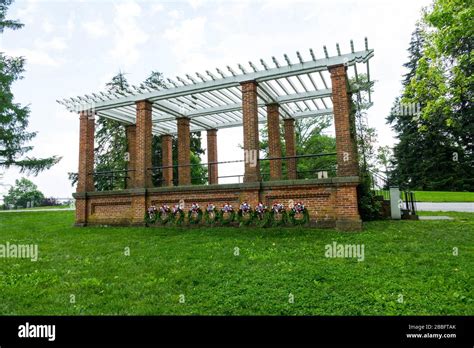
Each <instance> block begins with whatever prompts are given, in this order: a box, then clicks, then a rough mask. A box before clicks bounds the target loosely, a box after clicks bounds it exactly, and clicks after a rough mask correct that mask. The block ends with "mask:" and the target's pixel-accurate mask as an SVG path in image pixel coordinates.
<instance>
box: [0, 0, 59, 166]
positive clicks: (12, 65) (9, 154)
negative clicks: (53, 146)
mask: <svg viewBox="0 0 474 348" xmlns="http://www.w3.org/2000/svg"><path fill="white" fill-rule="evenodd" d="M11 3H12V0H4V1H2V2H0V33H3V31H4V30H5V29H11V30H17V29H20V28H22V27H23V24H21V23H20V22H18V21H16V20H10V19H6V14H7V10H8V6H10V5H11ZM24 65H25V59H24V58H23V57H8V56H6V55H4V54H3V53H1V52H0V169H7V168H9V167H12V166H14V167H18V168H20V172H27V173H30V174H34V175H36V174H38V173H39V172H40V171H43V170H45V169H49V168H51V167H52V166H53V165H54V164H56V163H57V162H59V160H60V159H61V158H59V157H56V156H53V157H49V158H33V157H29V156H27V155H26V154H27V153H28V152H29V151H31V150H32V149H33V146H27V145H26V143H27V142H29V141H30V140H32V139H33V138H34V137H35V136H36V132H28V131H27V130H26V129H27V127H28V118H29V116H30V109H29V108H28V106H22V105H20V104H18V103H15V101H14V96H13V93H12V90H11V87H12V84H13V82H15V81H17V80H19V79H21V78H22V76H21V74H22V73H23V72H24Z"/></svg>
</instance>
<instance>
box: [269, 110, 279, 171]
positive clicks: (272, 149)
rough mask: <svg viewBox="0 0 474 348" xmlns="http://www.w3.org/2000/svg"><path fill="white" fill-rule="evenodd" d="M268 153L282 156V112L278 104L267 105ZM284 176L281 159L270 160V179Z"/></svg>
mask: <svg viewBox="0 0 474 348" xmlns="http://www.w3.org/2000/svg"><path fill="white" fill-rule="evenodd" d="M267 128H268V154H269V157H270V158H272V157H273V158H275V157H281V142H280V112H279V105H278V104H269V105H267ZM281 178H282V170H281V160H271V161H270V179H271V180H280V179H281Z"/></svg>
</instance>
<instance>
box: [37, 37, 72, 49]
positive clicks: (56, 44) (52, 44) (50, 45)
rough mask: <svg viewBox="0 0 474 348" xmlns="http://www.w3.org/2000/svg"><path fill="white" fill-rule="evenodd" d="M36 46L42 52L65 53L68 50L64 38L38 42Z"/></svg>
mask: <svg viewBox="0 0 474 348" xmlns="http://www.w3.org/2000/svg"><path fill="white" fill-rule="evenodd" d="M35 46H36V47H38V49H39V48H41V49H42V50H49V49H51V50H55V51H63V50H65V49H66V48H67V44H66V40H65V39H64V38H62V37H53V38H51V39H48V40H36V41H35Z"/></svg>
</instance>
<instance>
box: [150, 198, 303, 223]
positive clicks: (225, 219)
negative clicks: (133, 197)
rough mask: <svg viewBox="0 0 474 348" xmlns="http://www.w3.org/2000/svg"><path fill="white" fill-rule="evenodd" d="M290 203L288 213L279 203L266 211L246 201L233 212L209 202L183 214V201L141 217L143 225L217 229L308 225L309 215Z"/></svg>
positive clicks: (152, 210)
mask: <svg viewBox="0 0 474 348" xmlns="http://www.w3.org/2000/svg"><path fill="white" fill-rule="evenodd" d="M292 202H293V201H290V204H289V210H288V211H287V209H286V208H285V206H284V205H283V204H282V203H278V202H277V203H274V204H273V205H272V207H271V209H269V208H268V207H267V206H265V205H264V204H263V203H262V202H260V203H258V205H257V206H256V207H255V209H252V207H251V205H250V204H249V203H248V202H242V203H241V204H240V206H239V210H238V211H237V212H236V211H235V210H234V208H233V206H232V205H231V204H230V203H225V204H224V205H223V206H222V207H221V208H220V209H218V208H217V207H216V205H214V204H212V203H208V204H207V206H206V208H205V209H204V210H203V209H201V207H200V206H199V204H197V203H193V204H191V207H190V208H189V209H188V210H187V213H185V211H184V202H183V201H180V203H179V204H176V205H174V206H173V208H170V207H169V206H168V205H166V204H163V205H162V206H161V207H160V208H159V209H157V208H156V207H155V206H151V207H149V208H148V209H147V212H146V214H145V223H146V225H147V226H150V225H153V224H160V225H162V226H164V225H171V224H173V225H175V226H182V225H208V226H214V225H220V226H232V225H238V226H251V225H254V226H258V227H270V226H275V227H276V226H288V225H293V226H301V225H308V224H309V221H310V217H309V212H308V209H307V208H306V206H305V205H304V204H303V202H297V203H295V204H293V203H292Z"/></svg>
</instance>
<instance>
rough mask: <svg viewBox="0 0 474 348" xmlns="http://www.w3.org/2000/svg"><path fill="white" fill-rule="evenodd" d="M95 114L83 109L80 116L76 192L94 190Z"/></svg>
mask: <svg viewBox="0 0 474 348" xmlns="http://www.w3.org/2000/svg"><path fill="white" fill-rule="evenodd" d="M94 117H95V115H94V114H92V113H89V112H88V111H82V112H81V113H80V116H79V171H78V178H77V188H76V192H90V191H94V176H93V175H92V172H93V171H94V128H95V121H94Z"/></svg>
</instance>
